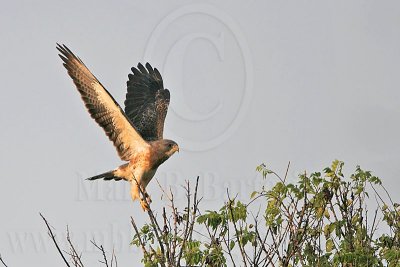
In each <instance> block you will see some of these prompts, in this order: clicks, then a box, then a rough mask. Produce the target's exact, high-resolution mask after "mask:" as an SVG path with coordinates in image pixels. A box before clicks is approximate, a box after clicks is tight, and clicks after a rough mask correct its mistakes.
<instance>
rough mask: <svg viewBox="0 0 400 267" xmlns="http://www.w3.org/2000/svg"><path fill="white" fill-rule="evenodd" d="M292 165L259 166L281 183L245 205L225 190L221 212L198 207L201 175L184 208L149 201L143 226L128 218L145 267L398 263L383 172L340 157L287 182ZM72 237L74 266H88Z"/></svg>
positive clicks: (399, 244) (395, 225) (398, 224)
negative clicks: (347, 164) (155, 206)
mask: <svg viewBox="0 0 400 267" xmlns="http://www.w3.org/2000/svg"><path fill="white" fill-rule="evenodd" d="M288 169H289V165H288ZM288 169H287V170H286V174H285V175H284V176H283V177H282V176H279V175H278V174H277V173H275V172H274V171H272V170H269V169H268V168H267V167H266V165H264V164H262V165H260V166H258V167H257V171H258V172H260V173H261V174H262V177H263V179H264V180H268V181H271V180H274V181H275V180H276V182H275V183H274V184H273V186H272V187H271V188H269V187H267V186H262V188H260V189H259V190H258V191H255V192H253V193H252V194H251V196H250V199H249V200H248V201H247V202H246V203H244V202H242V201H239V200H238V199H236V198H235V197H231V196H230V194H229V191H227V196H228V200H227V201H226V202H225V203H224V204H223V205H222V207H221V208H220V209H219V210H205V211H201V209H200V206H199V205H200V204H201V199H200V198H199V197H198V195H197V192H198V190H197V189H198V180H199V178H197V181H196V184H195V186H194V188H191V187H190V184H189V182H187V183H186V186H185V190H186V200H187V201H186V205H185V207H184V208H178V207H177V206H176V203H175V201H174V195H173V194H172V192H168V193H167V192H164V196H166V197H168V199H169V207H167V208H163V210H162V212H161V213H160V214H159V215H158V216H157V215H155V211H153V210H152V209H151V207H150V206H149V207H150V210H149V211H148V217H149V222H148V223H146V224H144V225H143V226H141V227H138V226H137V224H136V222H135V221H134V219H133V218H131V222H132V226H133V228H134V231H135V235H134V237H133V239H132V242H131V244H132V245H133V246H137V247H139V248H140V249H141V250H142V253H143V258H142V262H143V264H144V266H146V267H153V266H154V267H155V266H174V267H175V266H228V265H229V266H285V267H286V266H352V267H354V266H371V267H372V266H400V232H399V228H400V220H399V218H400V217H399V215H400V210H399V204H397V203H394V202H393V200H392V198H391V197H390V195H389V194H388V191H387V190H386V189H385V187H384V186H383V185H382V182H381V180H380V179H379V178H378V177H376V176H374V175H372V174H371V172H369V171H364V170H362V169H361V168H360V167H359V166H357V167H356V169H355V171H354V173H353V174H351V175H350V176H349V177H347V178H346V177H345V176H344V175H343V173H342V169H343V162H341V161H338V160H335V161H334V162H333V163H332V164H331V166H330V167H327V168H325V169H323V171H322V172H314V173H310V174H308V173H306V172H304V173H302V174H300V175H299V176H298V180H297V182H296V183H289V182H288V181H287V173H288ZM269 184H271V183H269ZM141 193H143V192H141ZM375 203H376V207H375V208H371V206H374V205H375ZM148 204H149V203H148ZM43 219H44V217H43ZM44 220H45V219H44ZM45 222H46V225H47V226H48V224H47V221H46V220H45ZM378 229H379V232H381V233H383V234H379V233H378V231H377V230H378ZM48 230H49V233H50V236H51V237H52V239H53V241H54V243H55V245H56V247H57V249H58V251H59V253H60V254H61V256H62V257H63V258H64V261H65V263H66V264H67V265H68V260H67V259H66V258H65V257H64V255H63V253H62V252H61V249H60V248H59V247H58V244H57V242H56V240H55V237H54V235H53V234H52V232H51V228H50V227H49V226H48ZM204 233H206V234H204ZM68 236H69V235H67V237H68ZM68 241H69V245H70V253H68V254H69V255H70V257H71V262H70V263H69V264H71V265H73V266H83V264H82V262H81V260H80V254H78V253H77V252H76V250H75V248H74V246H73V244H72V243H71V242H70V240H68ZM93 244H94V245H95V246H96V247H97V248H98V249H99V250H100V251H101V252H102V255H103V260H102V262H103V263H104V264H105V265H106V266H110V265H111V266H112V265H113V261H111V264H109V262H108V261H107V257H106V252H105V251H104V249H103V247H102V246H99V245H97V244H96V243H95V242H93ZM114 258H115V255H114V254H112V256H111V259H114ZM114 262H116V259H115V260H114ZM68 266H69V265H68Z"/></svg>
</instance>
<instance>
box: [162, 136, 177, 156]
mask: <svg viewBox="0 0 400 267" xmlns="http://www.w3.org/2000/svg"><path fill="white" fill-rule="evenodd" d="M161 150H162V151H164V153H165V155H167V156H168V158H169V157H171V156H172V155H173V154H174V153H175V152H177V151H178V152H179V146H178V144H177V143H175V141H172V140H168V139H163V140H161Z"/></svg>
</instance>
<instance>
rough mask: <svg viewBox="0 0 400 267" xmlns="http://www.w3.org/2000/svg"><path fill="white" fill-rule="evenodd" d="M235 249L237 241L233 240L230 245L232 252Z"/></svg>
mask: <svg viewBox="0 0 400 267" xmlns="http://www.w3.org/2000/svg"><path fill="white" fill-rule="evenodd" d="M234 247H235V241H233V240H231V243H230V244H229V249H230V250H232V249H233V248H234Z"/></svg>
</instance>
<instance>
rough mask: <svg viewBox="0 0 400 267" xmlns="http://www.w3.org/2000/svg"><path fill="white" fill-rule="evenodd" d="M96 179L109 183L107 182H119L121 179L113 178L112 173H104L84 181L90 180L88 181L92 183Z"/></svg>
mask: <svg viewBox="0 0 400 267" xmlns="http://www.w3.org/2000/svg"><path fill="white" fill-rule="evenodd" d="M98 179H104V180H106V181H109V180H115V181H119V180H121V179H122V178H120V177H117V176H115V175H114V171H109V172H105V173H102V174H99V175H95V176H92V177H89V178H86V180H90V181H94V180H98Z"/></svg>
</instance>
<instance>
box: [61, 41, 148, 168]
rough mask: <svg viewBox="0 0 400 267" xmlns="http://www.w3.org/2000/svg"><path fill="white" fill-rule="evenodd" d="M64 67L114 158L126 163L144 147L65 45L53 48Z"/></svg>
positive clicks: (106, 95) (118, 109)
mask: <svg viewBox="0 0 400 267" xmlns="http://www.w3.org/2000/svg"><path fill="white" fill-rule="evenodd" d="M57 50H58V51H60V53H61V54H59V56H60V58H61V59H62V60H63V61H64V64H63V65H64V67H65V68H66V69H67V70H68V74H69V76H71V78H72V80H73V81H74V83H75V85H76V87H77V89H78V91H79V93H80V94H81V97H82V100H83V102H84V103H85V106H86V108H87V109H88V111H89V113H90V116H91V117H92V118H93V119H95V121H96V122H97V123H98V124H99V125H100V126H101V127H102V128H103V129H104V131H105V133H106V135H107V136H108V138H109V139H110V140H111V141H112V142H113V143H114V146H115V148H116V149H117V152H118V155H119V156H120V158H121V159H122V160H126V161H128V160H129V159H130V158H131V156H132V155H133V154H135V152H137V149H140V148H141V147H143V146H146V145H147V143H146V142H145V141H144V140H143V138H142V137H141V136H140V135H139V133H138V132H137V131H136V130H135V129H134V127H133V126H132V124H131V122H130V121H129V119H128V118H127V117H126V115H125V113H124V112H123V111H122V109H121V107H120V106H119V105H118V103H117V102H116V101H115V100H114V98H113V97H112V96H111V95H110V93H109V92H108V91H107V90H106V89H105V88H104V87H103V85H102V84H101V83H100V82H99V81H98V80H97V79H96V77H95V76H94V75H93V74H92V73H91V72H90V71H89V69H88V68H87V67H86V66H85V64H84V63H83V62H82V61H81V60H80V59H79V58H78V57H76V56H75V55H74V54H73V53H72V52H71V50H69V49H68V48H67V47H66V46H65V45H63V46H61V45H59V44H57Z"/></svg>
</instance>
